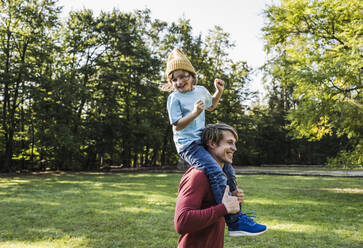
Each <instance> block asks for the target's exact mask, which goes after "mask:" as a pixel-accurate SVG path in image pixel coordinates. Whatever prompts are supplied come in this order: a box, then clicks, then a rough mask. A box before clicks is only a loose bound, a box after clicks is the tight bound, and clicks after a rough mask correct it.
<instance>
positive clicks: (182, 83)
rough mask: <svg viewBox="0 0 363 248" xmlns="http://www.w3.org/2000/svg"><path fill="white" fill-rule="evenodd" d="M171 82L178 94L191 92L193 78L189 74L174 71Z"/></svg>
mask: <svg viewBox="0 0 363 248" xmlns="http://www.w3.org/2000/svg"><path fill="white" fill-rule="evenodd" d="M171 82H172V84H173V88H174V89H176V90H177V91H179V92H182V93H184V92H188V91H191V90H193V77H192V75H190V73H189V72H186V71H183V70H176V71H174V72H172V78H171Z"/></svg>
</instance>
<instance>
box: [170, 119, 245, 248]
mask: <svg viewBox="0 0 363 248" xmlns="http://www.w3.org/2000/svg"><path fill="white" fill-rule="evenodd" d="M237 138H238V135H237V132H236V131H235V129H234V128H233V127H231V126H229V125H226V124H213V125H208V126H207V127H206V128H205V129H204V131H203V136H202V143H203V145H204V146H205V147H206V148H207V150H208V151H209V153H210V154H211V155H212V156H213V158H214V159H215V160H216V161H217V163H218V164H219V165H220V166H221V167H222V169H223V166H224V164H225V163H229V164H232V160H233V154H234V153H235V152H236V150H237V149H236V141H237ZM243 200H244V195H243V191H242V190H240V189H237V190H235V191H234V192H232V195H229V187H228V186H227V187H226V189H225V192H224V196H223V200H222V203H221V204H218V205H217V204H216V201H215V200H214V197H213V195H212V191H211V189H210V185H209V180H208V178H207V176H206V175H205V174H204V173H203V172H202V171H200V170H197V169H195V168H193V167H191V168H190V169H189V170H188V171H187V172H186V173H185V174H184V176H183V177H182V179H181V181H180V185H179V193H178V199H177V203H176V209H175V216H174V224H175V229H176V231H177V232H178V233H179V234H180V237H179V241H178V248H181V247H188V248H191V247H208V248H212V247H216V248H220V247H223V243H224V227H225V219H224V216H225V215H227V214H234V213H237V212H238V211H240V203H242V202H243Z"/></svg>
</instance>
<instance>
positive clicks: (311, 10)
mask: <svg viewBox="0 0 363 248" xmlns="http://www.w3.org/2000/svg"><path fill="white" fill-rule="evenodd" d="M362 7H363V6H362V2H361V1H358V0H348V1H342V0H335V1H328V0H314V1H307V0H299V1H291V0H283V1H281V4H279V5H272V6H270V7H269V8H268V9H267V10H266V11H265V17H266V18H267V24H266V26H265V27H264V37H265V40H266V50H267V52H268V53H269V54H270V59H269V61H268V63H267V65H266V69H267V71H268V73H269V74H270V75H271V76H272V78H273V80H275V81H277V82H278V83H279V84H280V87H281V89H283V90H284V91H285V96H286V98H289V99H290V103H292V106H293V107H294V108H292V109H289V111H288V116H287V119H288V120H289V122H288V123H287V125H289V128H290V133H291V134H292V135H293V136H294V137H296V138H308V139H309V140H311V141H317V140H321V139H322V138H323V137H324V136H326V135H336V136H338V137H342V136H346V137H347V138H348V139H349V143H350V145H349V146H350V148H351V149H353V150H354V149H358V150H360V151H355V152H353V154H363V151H362V150H361V147H362V145H358V144H359V143H361V142H362V135H363V126H362V123H363V98H362V97H363V96H362V88H363V84H362V68H363V59H362V57H363V53H362V46H363V39H362V32H363V25H362V17H363V14H362ZM285 100H286V99H285ZM353 160H354V161H353V163H354V164H358V165H359V164H360V165H361V161H362V155H359V156H357V157H356V158H355V159H353ZM359 161H360V162H359Z"/></svg>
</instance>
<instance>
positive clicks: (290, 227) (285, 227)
mask: <svg viewBox="0 0 363 248" xmlns="http://www.w3.org/2000/svg"><path fill="white" fill-rule="evenodd" d="M269 229H271V230H280V231H284V232H286V231H288V232H296V233H310V234H313V233H315V232H319V231H321V230H322V228H321V227H320V226H315V225H306V224H297V223H279V224H272V225H270V226H269Z"/></svg>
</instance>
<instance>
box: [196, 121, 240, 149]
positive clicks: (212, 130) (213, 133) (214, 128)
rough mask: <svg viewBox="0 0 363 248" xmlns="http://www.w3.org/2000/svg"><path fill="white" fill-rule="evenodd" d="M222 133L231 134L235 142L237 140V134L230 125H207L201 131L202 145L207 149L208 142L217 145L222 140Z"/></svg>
mask: <svg viewBox="0 0 363 248" xmlns="http://www.w3.org/2000/svg"><path fill="white" fill-rule="evenodd" d="M223 131H230V132H232V133H233V135H234V137H235V138H236V141H237V140H238V134H237V131H236V129H234V128H233V127H231V126H230V125H227V124H224V123H218V124H208V125H207V126H206V127H205V128H204V130H203V134H202V144H203V145H204V146H205V147H206V148H207V147H208V141H210V140H211V141H212V142H214V143H215V144H217V145H218V144H219V142H220V141H221V140H222V139H223Z"/></svg>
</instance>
